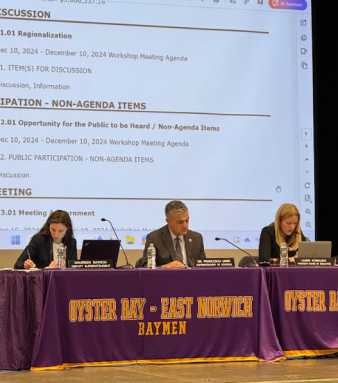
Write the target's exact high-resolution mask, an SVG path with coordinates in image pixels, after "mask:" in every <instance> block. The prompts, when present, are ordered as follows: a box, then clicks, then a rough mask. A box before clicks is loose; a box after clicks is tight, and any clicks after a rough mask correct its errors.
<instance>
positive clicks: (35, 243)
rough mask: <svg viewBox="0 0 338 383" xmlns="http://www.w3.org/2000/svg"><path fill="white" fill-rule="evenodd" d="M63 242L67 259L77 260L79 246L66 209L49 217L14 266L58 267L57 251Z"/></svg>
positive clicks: (24, 267) (57, 211)
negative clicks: (77, 246)
mask: <svg viewBox="0 0 338 383" xmlns="http://www.w3.org/2000/svg"><path fill="white" fill-rule="evenodd" d="M61 243H63V244H64V245H65V246H66V247H67V250H66V261H68V260H69V259H74V260H76V259H77V248H76V239H75V238H74V233H73V225H72V221H71V219H70V216H69V214H68V213H67V212H66V211H63V210H56V211H54V212H53V213H52V214H51V215H50V216H49V217H48V219H47V221H46V223H45V224H44V225H43V227H42V228H41V230H40V231H39V232H38V233H37V234H35V235H34V236H33V238H32V239H31V241H30V242H29V244H28V246H27V247H26V248H25V250H24V251H23V252H22V254H21V255H20V257H19V258H18V260H17V261H16V263H15V265H14V268H15V269H30V268H32V267H37V268H43V267H50V268H53V267H57V251H58V248H59V246H60V244H61Z"/></svg>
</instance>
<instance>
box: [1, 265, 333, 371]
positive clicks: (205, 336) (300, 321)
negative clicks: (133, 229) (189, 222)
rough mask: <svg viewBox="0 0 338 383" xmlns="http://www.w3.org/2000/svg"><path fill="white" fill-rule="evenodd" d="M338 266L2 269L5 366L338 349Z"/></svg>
mask: <svg viewBox="0 0 338 383" xmlns="http://www.w3.org/2000/svg"><path fill="white" fill-rule="evenodd" d="M337 324H338V268H337V267H325V268H266V269H262V268H252V269H212V270H210V269H184V270H169V269H162V270H147V269H138V270H65V271H61V270H49V271H47V270H44V271H32V272H29V273H26V272H24V271H0V369H28V368H30V367H32V369H33V370H39V369H45V368H47V369H48V368H49V369H56V368H64V367H70V366H86V365H118V364H136V363H173V362H193V361H228V360H277V359H278V358H281V357H283V356H286V357H292V356H300V355H321V354H329V353H334V352H337V351H338V330H337Z"/></svg>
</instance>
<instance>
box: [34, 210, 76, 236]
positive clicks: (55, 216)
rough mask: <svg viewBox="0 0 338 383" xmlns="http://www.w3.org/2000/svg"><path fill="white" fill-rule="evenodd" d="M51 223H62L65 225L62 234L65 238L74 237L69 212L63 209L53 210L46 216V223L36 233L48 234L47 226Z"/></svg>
mask: <svg viewBox="0 0 338 383" xmlns="http://www.w3.org/2000/svg"><path fill="white" fill-rule="evenodd" d="M52 223H62V224H63V225H65V226H66V227H67V231H66V234H65V236H64V238H65V239H69V238H73V237H74V232H73V224H72V220H71V219H70V216H69V214H68V213H67V212H66V211H64V210H55V211H53V213H52V214H51V215H50V216H49V217H48V219H47V221H46V223H45V224H44V225H43V226H42V228H41V229H40V231H39V232H38V234H50V229H49V227H50V225H51V224H52Z"/></svg>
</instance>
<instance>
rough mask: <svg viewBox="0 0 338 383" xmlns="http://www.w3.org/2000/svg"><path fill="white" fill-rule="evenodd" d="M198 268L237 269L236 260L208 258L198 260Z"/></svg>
mask: <svg viewBox="0 0 338 383" xmlns="http://www.w3.org/2000/svg"><path fill="white" fill-rule="evenodd" d="M195 266H196V267H235V259H234V258H207V259H198V260H197V261H196V265H195Z"/></svg>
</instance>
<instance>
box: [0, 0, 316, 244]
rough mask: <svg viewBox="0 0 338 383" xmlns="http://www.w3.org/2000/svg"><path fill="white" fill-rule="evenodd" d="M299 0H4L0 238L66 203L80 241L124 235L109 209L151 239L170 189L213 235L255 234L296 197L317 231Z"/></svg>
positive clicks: (306, 21) (307, 43)
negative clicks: (115, 233) (114, 231)
mask: <svg viewBox="0 0 338 383" xmlns="http://www.w3.org/2000/svg"><path fill="white" fill-rule="evenodd" d="M250 3H252V4H250ZM279 3H283V2H279ZM292 4H293V6H290V8H289V9H288V8H287V7H284V6H282V5H278V4H277V5H276V2H273V1H270V2H268V1H264V2H263V1H256V2H245V1H237V2H236V3H234V2H231V1H225V0H224V1H218V2H216V1H211V0H209V1H208V0H206V1H204V2H201V1H198V0H189V1H188V0H176V1H169V0H167V1H161V0H160V1H146V2H144V3H143V2H142V1H125V2H118V1H98V0H96V1H92V0H76V1H75V0H74V1H71V0H57V1H38V0H35V1H34V0H22V1H15V0H2V1H1V5H0V203H1V206H0V229H1V230H0V248H2V249H20V248H23V247H25V246H26V244H27V243H28V241H29V238H30V237H31V236H32V234H34V233H35V232H36V231H38V230H39V229H40V228H41V226H42V225H43V223H44V222H45V220H46V217H47V216H48V215H49V214H50V212H51V211H53V210H56V209H63V210H67V211H68V212H69V213H70V214H71V218H72V220H73V224H74V227H75V230H76V233H75V234H76V237H77V238H78V240H79V247H81V240H82V239H85V238H97V237H102V238H111V237H112V236H113V234H112V232H111V230H110V226H109V224H108V223H107V222H105V223H104V222H101V218H102V217H105V218H107V219H109V220H111V221H112V223H113V224H114V226H115V227H116V229H117V230H118V231H119V233H120V234H119V235H120V238H121V239H122V242H123V244H124V246H125V248H127V249H128V248H135V249H140V248H142V247H143V244H142V242H143V241H144V237H145V235H146V234H147V233H148V232H149V231H151V230H154V229H156V228H158V227H160V226H162V225H163V224H164V223H165V220H164V218H165V217H164V206H165V204H166V203H167V202H169V201H170V200H172V199H180V200H183V201H184V202H185V203H186V204H187V205H188V207H189V210H190V219H191V220H190V227H191V229H193V230H197V231H200V232H201V233H202V234H203V235H204V237H205V246H206V248H223V247H226V248H227V247H229V246H228V245H227V244H226V243H219V242H215V241H214V238H215V236H219V237H226V238H228V239H229V240H231V241H234V242H236V243H237V244H240V246H242V247H244V248H257V247H258V242H257V238H258V236H259V233H260V230H261V228H262V227H263V226H265V225H267V224H269V223H270V222H272V221H273V219H274V215H275V212H276V210H277V209H278V207H279V206H280V205H281V204H282V203H285V202H291V203H295V204H297V206H298V207H299V209H300V211H301V214H302V227H303V231H304V232H305V233H306V235H308V236H310V238H311V237H313V235H314V202H313V201H314V194H313V193H314V176H313V174H314V171H313V134H312V131H313V121H312V82H311V81H312V63H311V9H310V4H309V2H305V0H302V1H295V2H293V3H292ZM295 4H296V5H295Z"/></svg>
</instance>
